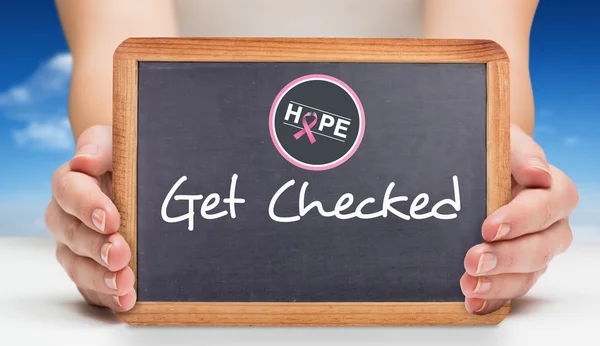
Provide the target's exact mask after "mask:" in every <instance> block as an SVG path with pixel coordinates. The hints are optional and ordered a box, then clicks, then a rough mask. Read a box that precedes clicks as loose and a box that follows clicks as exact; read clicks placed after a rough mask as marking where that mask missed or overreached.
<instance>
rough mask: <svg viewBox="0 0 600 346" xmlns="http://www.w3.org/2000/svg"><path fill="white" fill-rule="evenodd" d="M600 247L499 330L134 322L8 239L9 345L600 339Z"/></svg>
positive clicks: (47, 252)
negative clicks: (96, 302)
mask: <svg viewBox="0 0 600 346" xmlns="http://www.w3.org/2000/svg"><path fill="white" fill-rule="evenodd" d="M599 296H600V244H590V245H573V246H572V247H571V248H570V249H569V250H568V251H567V252H566V253H564V254H562V255H560V256H558V257H557V258H555V259H554V261H553V262H552V263H551V265H550V267H549V269H548V271H547V272H546V274H545V275H544V276H542V277H541V278H540V280H539V281H538V283H537V285H536V287H534V289H533V290H532V291H531V292H530V293H529V295H528V296H526V297H524V298H521V299H517V300H513V304H512V310H511V313H510V314H509V315H508V317H507V318H506V319H505V320H504V321H503V322H502V323H501V324H500V325H498V326H478V327H335V328H334V327H318V328H315V327H285V328H284V327H132V326H129V325H127V324H125V323H122V322H121V321H120V320H119V319H118V318H117V317H116V316H115V315H114V314H113V313H112V312H110V311H108V310H105V309H99V308H94V307H91V306H88V305H86V304H85V303H84V302H83V300H82V298H81V297H80V296H79V293H78V292H77V290H76V289H75V286H74V285H73V284H72V283H71V282H70V281H69V279H68V277H67V276H66V274H65V273H64V272H63V270H62V268H61V267H60V265H59V264H58V263H57V262H56V260H55V257H54V242H53V240H52V239H50V238H0V345H11V346H12V345H61V346H69V345H103V346H109V345H144V346H149V345H182V344H183V345H186V344H198V345H209V344H219V345H224V344H225V345H227V344H237V343H239V344H261V345H264V344H273V345H284V344H286V345H287V344H313V345H314V344H344V345H354V344H355V345H362V344H365V345H368V344H378V345H380V344H393V345H399V344H408V345H414V344H416V345H437V344H443V345H461V346H465V345H478V346H481V345H514V346H518V345H546V344H551V345H555V344H556V345H561V344H563V343H564V344H565V345H567V346H570V345H600V332H599V330H600V299H599Z"/></svg>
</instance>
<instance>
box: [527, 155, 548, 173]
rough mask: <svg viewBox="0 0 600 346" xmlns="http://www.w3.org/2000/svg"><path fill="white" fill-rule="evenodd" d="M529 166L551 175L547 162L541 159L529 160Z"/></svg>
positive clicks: (533, 158)
mask: <svg viewBox="0 0 600 346" xmlns="http://www.w3.org/2000/svg"><path fill="white" fill-rule="evenodd" d="M529 164H530V165H531V166H532V167H535V168H539V169H541V170H544V171H546V172H548V173H550V171H549V170H548V165H547V164H546V162H544V161H542V160H541V159H538V158H537V157H532V158H530V159H529Z"/></svg>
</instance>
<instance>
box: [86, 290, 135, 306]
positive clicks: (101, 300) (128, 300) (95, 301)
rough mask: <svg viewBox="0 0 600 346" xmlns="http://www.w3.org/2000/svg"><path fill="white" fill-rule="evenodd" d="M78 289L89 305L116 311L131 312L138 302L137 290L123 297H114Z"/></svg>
mask: <svg viewBox="0 0 600 346" xmlns="http://www.w3.org/2000/svg"><path fill="white" fill-rule="evenodd" d="M78 289H79V292H80V293H81V295H82V296H83V298H84V299H85V301H86V302H87V303H88V304H90V305H93V306H100V307H107V308H109V309H111V310H114V311H129V310H131V309H132V308H133V307H134V305H135V301H136V292H135V290H131V291H129V292H127V293H125V295H122V296H114V295H110V294H100V293H98V292H95V291H92V290H88V289H82V288H78Z"/></svg>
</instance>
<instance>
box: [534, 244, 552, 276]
mask: <svg viewBox="0 0 600 346" xmlns="http://www.w3.org/2000/svg"><path fill="white" fill-rule="evenodd" d="M553 257H554V249H553V247H552V246H551V245H550V244H549V243H548V241H547V240H540V241H539V245H538V246H537V251H536V255H535V256H534V263H533V265H534V269H536V270H538V269H542V268H544V267H546V266H548V264H549V263H550V261H551V260H552V258H553Z"/></svg>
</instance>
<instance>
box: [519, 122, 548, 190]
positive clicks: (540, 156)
mask: <svg viewBox="0 0 600 346" xmlns="http://www.w3.org/2000/svg"><path fill="white" fill-rule="evenodd" d="M510 136H511V139H510V157H511V159H510V165H511V172H512V175H513V177H514V179H515V181H516V182H517V183H519V184H520V185H523V186H526V187H540V188H546V187H550V186H551V185H552V175H551V174H550V166H549V165H548V162H547V161H546V155H545V154H544V151H543V150H542V148H541V147H540V146H539V145H538V144H537V143H536V142H535V141H534V140H533V138H531V137H530V136H529V135H528V134H526V133H525V132H523V130H521V128H520V127H518V126H517V125H514V124H511V128H510Z"/></svg>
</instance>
